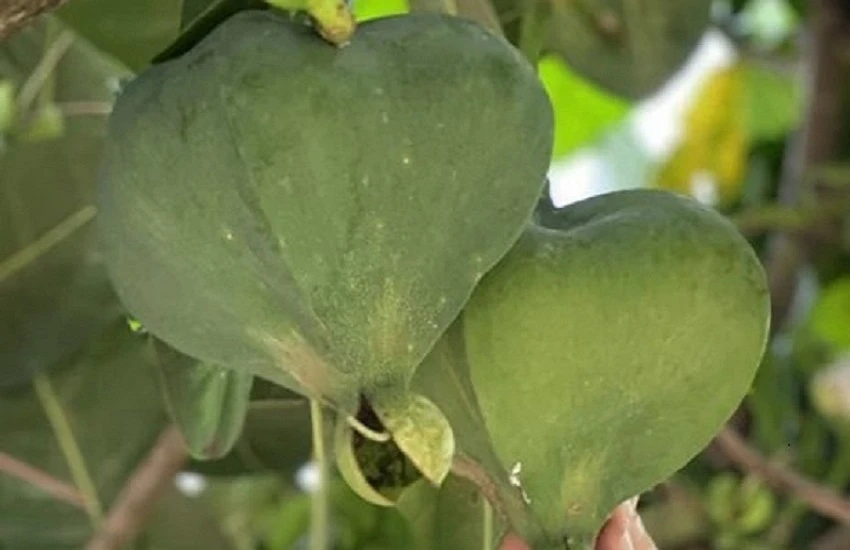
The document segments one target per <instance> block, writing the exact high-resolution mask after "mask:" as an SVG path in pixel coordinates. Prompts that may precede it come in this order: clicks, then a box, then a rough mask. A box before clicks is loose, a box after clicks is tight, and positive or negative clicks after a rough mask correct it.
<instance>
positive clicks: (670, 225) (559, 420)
mask: <svg viewBox="0 0 850 550" xmlns="http://www.w3.org/2000/svg"><path fill="white" fill-rule="evenodd" d="M540 221H541V222H542V223H544V224H546V225H547V226H548V227H542V226H536V225H535V226H531V227H530V228H529V229H528V230H527V231H526V232H525V233H524V235H523V236H522V237H521V239H520V241H519V242H518V243H517V245H516V246H515V247H514V248H513V249H512V251H511V252H510V253H509V254H508V255H507V256H506V257H505V259H504V260H502V261H501V262H500V263H499V264H498V265H497V266H496V267H495V268H494V269H493V270H492V271H491V272H490V273H488V275H487V276H486V277H485V278H484V280H483V281H482V282H481V284H480V286H479V287H478V289H476V292H475V294H474V295H473V297H472V299H471V300H470V302H469V304H468V306H467V308H466V309H465V310H464V316H463V330H464V339H465V350H466V351H465V353H466V361H467V363H468V367H469V373H470V376H471V380H472V383H473V387H474V388H475V393H476V395H477V400H478V404H479V406H480V410H481V413H482V416H483V419H484V424H485V425H486V428H487V431H488V433H489V435H490V438H491V442H492V446H493V449H494V451H495V453H496V454H497V456H498V458H499V460H500V462H501V466H502V468H504V470H505V471H507V472H511V474H512V478H513V483H514V484H515V485H517V486H518V490H519V491H521V493H522V494H523V495H524V497H525V498H526V499H527V502H528V505H529V508H530V511H531V513H532V515H533V516H534V517H535V519H536V521H537V522H539V525H540V526H541V527H542V530H543V532H544V534H543V535H542V536H539V540H537V541H536V542H537V544H538V546H535V548H537V547H540V548H549V547H556V548H564V547H569V548H580V549H584V548H591V547H592V542H593V538H594V536H595V534H596V532H597V530H598V529H599V527H600V526H601V524H602V522H603V520H604V519H605V516H606V515H607V514H608V513H609V512H610V511H611V509H612V508H613V507H614V506H615V505H616V504H617V503H618V502H619V501H621V500H623V499H625V498H627V497H629V496H632V495H635V494H638V493H640V492H642V491H644V490H646V489H647V488H649V487H651V486H652V485H654V484H656V483H658V482H659V481H661V480H663V479H664V478H666V477H667V476H669V475H670V474H672V473H673V472H674V471H675V470H677V469H679V468H680V467H681V466H683V465H684V464H685V463H686V462H687V461H688V460H689V459H690V458H691V457H693V456H694V455H695V454H696V453H697V452H698V451H699V450H700V449H702V448H703V447H704V446H705V445H706V444H707V443H708V441H709V440H710V439H711V437H712V436H713V435H714V434H715V433H716V432H717V430H718V429H719V427H720V426H721V424H722V423H723V422H724V421H725V420H726V419H727V418H728V417H729V416H730V415H731V413H732V412H733V410H734V408H735V407H736V405H737V404H738V403H739V402H740V400H741V399H742V398H743V396H744V394H745V393H746V391H747V389H748V387H749V385H750V383H751V381H752V378H753V376H754V373H755V371H756V368H757V366H758V364H759V361H760V359H761V356H762V353H763V350H764V346H765V342H766V337H767V326H768V318H769V303H768V302H769V300H768V292H767V289H766V282H765V277H764V274H763V271H762V268H761V266H760V264H759V261H758V259H757V258H756V256H755V254H754V253H753V251H752V249H751V248H750V247H749V245H748V243H747V242H746V241H745V240H744V238H743V237H741V236H740V234H738V232H737V231H736V229H735V228H734V226H733V225H731V224H730V223H729V222H728V221H726V220H725V219H724V218H723V217H722V216H720V215H719V214H717V213H716V212H714V211H712V210H709V209H707V208H704V207H702V206H700V205H699V204H697V203H696V202H694V201H691V200H689V199H686V198H683V197H679V196H676V195H672V194H668V193H664V192H660V191H647V190H642V191H627V192H619V193H613V194H609V195H604V196H601V197H596V198H593V199H589V200H586V201H583V202H580V203H578V204H575V205H572V206H569V207H567V208H564V209H563V210H560V211H557V212H554V213H551V214H550V215H548V216H545V218H544V219H542V220H540ZM458 444H459V445H460V447H461V448H463V447H464V441H462V440H460V439H459V441H458Z"/></svg>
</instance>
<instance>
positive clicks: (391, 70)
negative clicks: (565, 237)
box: [99, 11, 551, 414]
mask: <svg viewBox="0 0 850 550" xmlns="http://www.w3.org/2000/svg"><path fill="white" fill-rule="evenodd" d="M388 36H392V37H393V40H388V39H387V37H388ZM281 51H291V52H297V54H295V53H293V55H280V52H281ZM375 67H380V68H381V70H380V71H379V72H378V73H376V72H375ZM449 90H451V91H452V93H450V94H449V93H446V92H447V91H449ZM153 97H158V98H159V100H157V101H151V99H152V98H153ZM317 101H318V102H319V103H316V102H317ZM318 104H320V105H321V108H316V106H317V105H318ZM413 104H415V105H427V106H428V108H427V109H425V108H423V109H412V108H411V105H413ZM471 110H472V111H475V112H477V113H478V115H480V116H473V114H474V113H473V112H471ZM485 115H486V116H485ZM296 121H300V122H298V123H296ZM302 122H303V124H301V123H302ZM435 132H436V133H435ZM110 136H111V139H110V141H109V149H108V152H107V155H106V157H107V158H106V162H105V163H104V167H103V171H102V175H103V186H102V192H101V193H100V195H99V196H100V198H101V201H100V208H101V215H100V216H99V222H100V223H99V227H100V235H101V236H102V237H103V239H102V242H103V250H104V254H105V256H106V257H107V259H108V263H109V266H110V270H111V271H110V274H111V275H112V278H113V281H114V283H115V285H116V288H117V289H118V292H119V294H120V295H121V296H122V298H123V300H124V301H125V303H126V305H127V306H128V307H129V308H130V310H131V312H132V314H133V315H134V316H136V317H137V318H138V319H139V320H140V321H141V322H142V324H143V325H144V326H145V328H146V329H147V330H148V331H150V332H151V334H153V335H155V336H157V337H158V338H160V339H162V340H163V341H165V342H167V343H168V344H169V345H172V346H174V347H175V348H176V349H178V350H180V351H181V352H183V353H187V354H189V355H192V356H194V357H197V358H199V359H200V360H202V361H205V362H208V363H213V364H218V365H221V366H225V367H228V368H233V369H244V370H249V371H250V372H252V373H253V374H255V375H257V376H260V377H263V378H266V379H268V380H272V381H274V382H276V383H279V384H281V385H284V386H287V387H288V388H290V389H292V390H294V391H298V392H301V393H304V394H307V395H310V396H311V397H314V398H318V397H321V398H323V399H325V400H326V401H327V402H329V404H331V405H334V406H336V407H338V408H339V409H341V410H342V411H344V412H346V413H348V414H353V413H354V412H355V411H356V409H357V408H358V406H359V402H360V398H361V395H364V396H365V397H366V398H367V399H369V400H372V399H373V398H378V397H380V396H382V395H385V396H387V398H398V397H400V396H402V395H403V394H404V393H405V392H406V386H407V385H408V383H409V379H410V378H411V377H412V374H413V371H414V370H415V368H416V366H417V365H418V364H419V362H420V361H421V360H422V358H423V357H424V355H425V354H426V353H427V352H428V350H429V349H430V348H431V346H433V344H434V342H435V341H436V340H437V339H438V338H439V336H440V335H441V333H442V332H443V331H444V330H445V328H446V327H447V326H448V324H450V323H451V321H452V320H453V319H454V317H455V316H456V315H457V313H458V312H459V310H460V309H461V307H462V306H463V304H464V302H465V301H466V300H467V298H468V296H469V294H470V292H471V291H472V288H473V287H474V285H475V284H476V282H477V281H478V280H479V279H480V278H481V276H482V275H483V274H484V273H485V272H486V271H487V270H488V269H489V268H490V267H491V266H492V265H493V264H494V263H495V262H496V261H497V260H498V259H499V258H500V257H501V256H502V255H503V254H504V253H505V251H506V250H507V249H508V248H509V247H510V245H511V244H512V242H513V241H514V239H515V238H516V237H517V235H518V234H519V232H520V231H521V228H522V224H523V223H524V222H525V220H526V219H527V217H528V216H529V215H530V213H531V211H532V209H533V207H534V203H535V201H536V200H537V197H538V195H539V191H540V188H541V187H542V184H543V179H544V177H545V172H546V169H547V168H548V163H549V158H550V150H551V110H550V107H549V104H548V99H547V98H546V95H545V92H544V90H543V89H542V86H541V85H540V83H539V81H538V79H537V77H536V74H535V73H534V71H533V70H532V68H531V67H530V66H529V65H528V64H527V63H525V62H524V61H523V60H522V58H521V57H519V55H518V54H517V52H516V51H515V50H513V49H511V48H510V47H509V46H508V45H507V44H505V43H504V41H503V40H501V39H500V38H498V37H495V36H493V35H492V34H490V33H489V32H487V31H486V30H484V29H482V28H481V27H479V26H477V25H474V24H472V23H470V22H468V21H465V20H462V19H459V18H450V17H444V16H438V15H433V14H418V15H416V16H413V15H411V16H406V17H399V18H386V19H380V20H376V21H373V22H368V23H364V24H363V25H361V26H360V28H359V30H358V34H357V40H355V41H353V42H352V43H351V44H350V45H349V46H348V47H346V48H344V49H342V50H341V51H338V50H337V49H336V48H333V47H330V46H329V45H328V44H326V43H324V42H323V41H321V40H318V39H317V38H316V37H315V36H314V35H313V34H312V32H311V31H310V30H309V29H305V28H304V27H303V25H299V24H293V23H292V22H291V21H290V20H289V19H288V18H286V17H285V16H283V15H280V14H276V13H273V12H271V11H259V12H246V13H241V14H237V15H236V16H234V17H233V18H231V19H229V20H228V21H227V22H226V23H224V24H222V25H221V26H219V27H218V28H217V29H216V30H215V31H214V32H213V33H212V34H211V35H209V36H208V37H207V38H206V39H205V40H204V41H202V42H201V43H200V44H199V45H198V46H197V47H196V48H194V49H193V50H192V51H191V52H190V53H188V54H187V55H186V56H184V57H181V58H179V59H176V60H173V61H171V62H167V63H163V64H160V65H157V66H155V67H153V68H152V69H151V70H150V71H149V72H147V73H146V74H145V75H143V76H141V77H139V78H137V79H136V80H135V81H133V82H132V83H130V85H128V87H127V88H126V90H125V91H124V93H123V94H122V95H121V97H120V98H119V100H118V102H117V104H116V108H115V113H114V116H113V119H112V126H111V134H110ZM211 136H212V137H211ZM319 213H321V219H322V220H323V221H322V223H321V224H317V223H316V219H317V218H316V216H317V215H318V214H319ZM471 213H477V214H475V215H473V214H471Z"/></svg>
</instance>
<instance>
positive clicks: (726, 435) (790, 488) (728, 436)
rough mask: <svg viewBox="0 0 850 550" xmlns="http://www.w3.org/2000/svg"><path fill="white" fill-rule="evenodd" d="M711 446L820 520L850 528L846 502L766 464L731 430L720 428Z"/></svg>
mask: <svg viewBox="0 0 850 550" xmlns="http://www.w3.org/2000/svg"><path fill="white" fill-rule="evenodd" d="M714 446H715V447H716V448H717V449H718V450H719V451H720V452H721V453H722V454H723V456H725V457H726V458H728V459H729V460H730V461H731V462H732V463H733V464H735V465H736V466H737V467H738V468H739V469H741V470H744V471H746V472H749V473H752V474H753V475H755V476H757V477H758V478H759V479H761V480H762V481H764V482H765V483H767V484H768V485H770V486H771V487H773V488H774V489H776V490H778V491H782V492H785V493H790V494H791V495H792V496H794V497H797V498H799V499H800V500H802V501H804V502H805V503H806V504H808V505H809V507H811V509H812V510H815V511H816V512H818V513H820V514H821V515H822V516H824V517H828V518H831V519H833V520H835V521H836V522H838V523H842V524H844V525H850V501H847V500H845V499H843V498H841V495H839V494H838V493H836V492H835V491H833V490H832V489H828V488H826V487H823V486H821V485H819V484H817V483H815V482H814V481H811V480H810V479H808V478H806V477H804V476H802V475H800V474H798V473H796V472H794V471H792V470H790V469H788V468H785V467H783V466H781V465H780V464H777V463H775V462H771V461H769V460H767V459H766V458H765V457H764V456H762V455H761V453H759V452H758V451H756V450H755V449H753V448H752V447H750V446H749V445H748V444H747V442H746V440H745V439H744V438H743V437H741V436H740V435H738V433H737V432H736V431H735V430H734V429H732V428H729V427H726V428H723V430H722V431H721V432H720V433H719V434H718V435H717V437H716V438H715V439H714Z"/></svg>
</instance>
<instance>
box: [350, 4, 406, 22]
mask: <svg viewBox="0 0 850 550" xmlns="http://www.w3.org/2000/svg"><path fill="white" fill-rule="evenodd" d="M353 4H354V5H353V6H352V8H353V9H354V16H355V18H357V20H358V21H368V20H370V19H378V18H380V17H389V16H391V15H399V14H402V13H407V12H408V11H409V10H410V6H409V2H408V0H355V1H354V2H353Z"/></svg>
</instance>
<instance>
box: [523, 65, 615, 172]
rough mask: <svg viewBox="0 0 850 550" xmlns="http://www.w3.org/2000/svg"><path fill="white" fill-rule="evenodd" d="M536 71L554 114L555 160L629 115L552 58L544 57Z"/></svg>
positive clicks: (600, 90) (601, 92) (600, 91)
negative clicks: (547, 94)
mask: <svg viewBox="0 0 850 550" xmlns="http://www.w3.org/2000/svg"><path fill="white" fill-rule="evenodd" d="M537 70H538V73H539V74H540V80H541V81H542V82H543V85H544V86H545V87H546V91H547V92H548V93H549V99H550V100H551V101H552V108H553V111H554V113H555V145H554V147H553V150H552V157H553V158H555V159H557V158H559V157H562V156H565V155H567V154H569V153H571V152H573V151H575V150H576V149H578V148H579V147H582V146H584V145H589V144H590V142H592V141H593V140H594V139H596V138H598V137H599V136H600V135H601V134H602V133H603V132H604V131H605V130H607V129H610V128H611V127H612V126H613V125H614V124H616V123H617V122H619V121H620V120H622V119H623V118H624V117H625V116H626V114H627V113H628V112H629V104H628V103H627V102H625V101H623V100H622V99H620V98H618V97H615V96H613V95H611V94H609V93H607V92H606V91H604V90H602V89H600V88H598V87H597V86H595V85H594V84H592V83H590V82H587V81H586V80H584V79H583V78H582V77H581V76H579V75H578V74H576V73H575V72H573V71H572V70H570V68H569V67H567V66H566V65H565V64H564V62H563V61H562V60H561V59H560V58H558V57H556V56H554V55H547V56H544V57H543V58H542V59H541V60H540V62H539V63H538V66H537Z"/></svg>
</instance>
